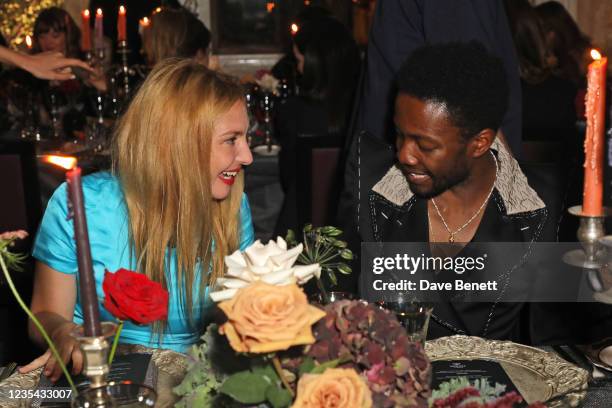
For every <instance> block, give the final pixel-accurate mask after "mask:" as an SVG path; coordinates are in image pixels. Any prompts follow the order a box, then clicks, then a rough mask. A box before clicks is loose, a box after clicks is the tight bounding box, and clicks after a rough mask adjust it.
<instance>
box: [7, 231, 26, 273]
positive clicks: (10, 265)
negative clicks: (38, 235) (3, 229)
mask: <svg viewBox="0 0 612 408" xmlns="http://www.w3.org/2000/svg"><path fill="white" fill-rule="evenodd" d="M15 240H16V238H11V239H0V256H2V258H3V259H4V263H5V264H6V267H7V269H9V270H13V271H21V270H22V267H21V265H22V264H23V262H24V261H25V260H26V259H27V255H24V254H14V253H12V252H10V251H9V248H10V247H11V246H13V244H14V242H15Z"/></svg>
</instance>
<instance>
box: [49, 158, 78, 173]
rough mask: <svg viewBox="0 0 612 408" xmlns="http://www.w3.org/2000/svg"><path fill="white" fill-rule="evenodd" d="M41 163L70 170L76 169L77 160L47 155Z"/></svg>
mask: <svg viewBox="0 0 612 408" xmlns="http://www.w3.org/2000/svg"><path fill="white" fill-rule="evenodd" d="M43 161H44V162H46V163H51V164H55V165H56V166H60V167H63V168H64V169H66V170H70V169H73V168H75V167H76V164H77V159H76V158H75V157H70V156H54V155H47V156H43Z"/></svg>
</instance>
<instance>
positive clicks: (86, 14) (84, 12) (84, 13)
mask: <svg viewBox="0 0 612 408" xmlns="http://www.w3.org/2000/svg"><path fill="white" fill-rule="evenodd" d="M83 15H84V16H85V17H86V18H89V10H83Z"/></svg>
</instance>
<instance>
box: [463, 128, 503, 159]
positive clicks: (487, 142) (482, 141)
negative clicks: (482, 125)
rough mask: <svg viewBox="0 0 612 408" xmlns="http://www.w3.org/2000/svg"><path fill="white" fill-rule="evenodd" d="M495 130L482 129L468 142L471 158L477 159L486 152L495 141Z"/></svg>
mask: <svg viewBox="0 0 612 408" xmlns="http://www.w3.org/2000/svg"><path fill="white" fill-rule="evenodd" d="M495 135H496V132H495V131H494V130H493V129H483V130H481V131H480V132H479V133H478V134H477V135H476V136H474V137H472V140H470V142H469V146H468V150H469V154H470V155H471V157H472V158H474V159H477V158H479V157H481V156H482V155H484V154H485V153H487V152H488V151H489V148H490V147H491V145H492V144H493V142H494V141H495Z"/></svg>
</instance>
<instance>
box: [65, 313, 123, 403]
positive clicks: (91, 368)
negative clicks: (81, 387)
mask: <svg viewBox="0 0 612 408" xmlns="http://www.w3.org/2000/svg"><path fill="white" fill-rule="evenodd" d="M101 326H102V334H101V335H100V336H93V337H88V336H85V335H84V333H83V328H82V327H79V328H78V329H77V330H76V331H75V332H74V333H73V336H74V337H75V338H76V340H77V341H78V342H79V347H80V349H81V351H82V353H83V374H84V375H85V376H87V377H88V378H89V381H90V385H89V389H92V390H93V389H95V390H96V392H94V393H91V392H89V393H88V394H87V395H88V399H89V401H87V402H88V403H89V404H90V405H88V406H89V407H92V408H93V407H98V408H103V407H104V408H108V407H114V406H115V403H114V401H113V398H112V397H111V395H109V394H108V393H107V392H105V386H106V385H107V380H106V376H107V375H108V372H109V371H110V367H109V365H108V349H109V347H108V341H107V338H109V337H112V336H113V335H114V334H115V331H116V330H117V325H116V324H115V323H111V322H103V323H102V324H101ZM75 401H76V400H75ZM81 406H82V404H80V403H79V404H74V403H73V407H74V408H76V407H81Z"/></svg>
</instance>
